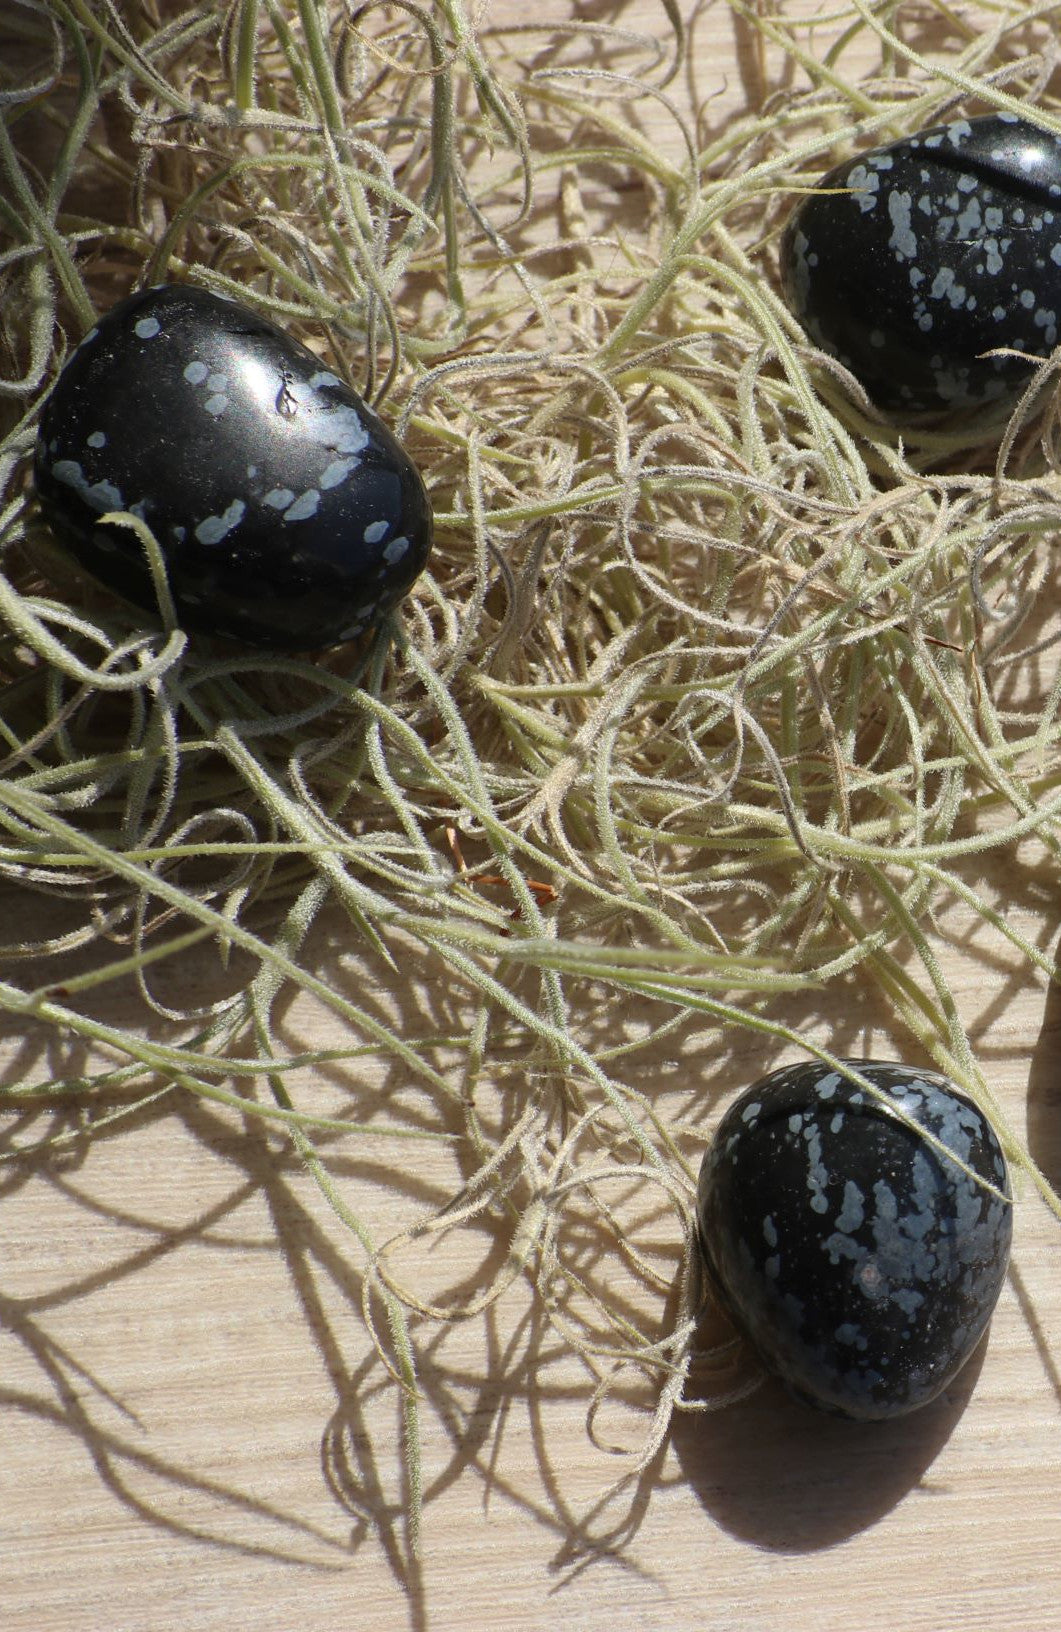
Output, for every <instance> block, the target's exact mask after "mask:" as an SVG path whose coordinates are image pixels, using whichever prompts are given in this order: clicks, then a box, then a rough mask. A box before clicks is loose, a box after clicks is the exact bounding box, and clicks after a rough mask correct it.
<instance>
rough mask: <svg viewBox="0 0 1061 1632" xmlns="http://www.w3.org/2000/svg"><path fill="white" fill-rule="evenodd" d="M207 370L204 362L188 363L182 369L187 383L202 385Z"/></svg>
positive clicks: (207, 372)
mask: <svg viewBox="0 0 1061 1632" xmlns="http://www.w3.org/2000/svg"><path fill="white" fill-rule="evenodd" d="M209 372H210V370H209V369H208V368H207V366H206V364H205V363H189V364H188V366H187V368H186V369H185V370H184V378H185V379H186V380H187V382H188V384H189V385H202V383H203V381H204V380H205V379H206V376H207V375H208V374H209Z"/></svg>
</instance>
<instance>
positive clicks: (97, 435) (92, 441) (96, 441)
mask: <svg viewBox="0 0 1061 1632" xmlns="http://www.w3.org/2000/svg"><path fill="white" fill-rule="evenodd" d="M85 442H86V444H87V445H88V446H89V447H90V448H105V447H106V446H107V438H106V435H105V433H104V432H103V431H93V432H92V435H91V436H86V438H85Z"/></svg>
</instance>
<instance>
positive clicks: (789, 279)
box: [781, 113, 1061, 413]
mask: <svg viewBox="0 0 1061 1632" xmlns="http://www.w3.org/2000/svg"><path fill="white" fill-rule="evenodd" d="M819 186H820V188H821V189H822V191H821V192H820V193H816V194H814V195H812V196H811V197H809V198H808V199H807V200H806V201H805V202H803V203H801V204H800V205H799V206H798V207H797V208H796V210H795V212H794V213H793V215H792V217H791V218H790V220H789V222H788V225H787V227H786V229H785V232H784V236H783V238H782V243H781V279H782V286H783V288H784V293H785V297H786V299H787V301H788V304H789V306H790V307H791V309H792V311H793V312H794V314H795V315H796V317H797V318H798V319H799V321H800V322H801V323H802V325H803V327H804V328H805V329H806V331H807V333H808V335H809V336H810V338H811V339H812V340H813V341H814V343H815V344H816V345H818V346H820V347H822V348H823V349H824V350H826V351H829V352H831V353H833V355H835V356H836V357H838V358H839V359H840V360H841V362H843V363H845V364H846V365H847V367H848V368H849V369H850V370H851V372H852V373H853V374H854V375H855V376H856V377H857V378H858V379H859V380H860V381H861V382H862V384H863V385H864V386H865V388H866V390H867V392H868V393H869V395H870V396H871V397H872V398H873V399H874V400H875V401H876V402H877V403H878V404H879V405H880V406H881V407H883V408H887V409H891V410H895V409H905V410H907V411H908V412H911V413H920V412H928V411H937V412H938V411H940V410H943V409H955V408H968V407H973V406H977V405H980V404H983V403H987V402H991V401H993V400H996V399H1006V398H1010V397H1012V396H1014V395H1015V394H1016V393H1017V392H1019V391H1020V390H1021V389H1022V388H1023V387H1024V386H1025V385H1026V384H1027V382H1028V380H1029V378H1030V377H1031V373H1032V368H1033V366H1034V364H1033V363H1025V362H1021V361H1020V360H1018V359H1002V358H987V357H984V356H983V353H984V352H987V351H989V350H991V349H992V348H993V347H997V346H1009V347H1013V348H1015V349H1017V350H1019V351H1023V352H1026V353H1029V354H1030V355H1031V356H1032V357H1033V358H1041V357H1045V356H1048V355H1049V353H1050V352H1051V351H1052V350H1053V348H1054V346H1055V345H1056V343H1057V339H1058V333H1059V330H1061V138H1058V137H1056V136H1053V135H1051V134H1050V133H1049V132H1047V131H1043V130H1040V129H1039V128H1038V126H1036V125H1032V124H1030V123H1029V122H1028V121H1027V120H1023V119H1018V118H1017V117H1016V116H1015V115H1013V114H1008V113H1000V114H988V115H985V116H984V117H982V118H976V119H954V120H951V122H950V123H949V124H944V125H935V126H932V127H931V128H929V129H927V130H923V131H920V132H919V133H918V134H917V135H914V136H910V137H908V138H906V139H905V140H903V141H899V142H894V143H892V144H891V145H890V146H888V147H880V148H876V149H874V150H873V151H872V152H870V153H862V154H860V155H859V156H858V157H857V158H855V159H852V160H850V161H849V162H848V163H846V164H842V165H840V166H839V167H838V168H837V169H835V170H832V171H830V172H829V174H828V175H826V176H824V177H823V178H822V180H821V182H820V183H819ZM826 189H840V191H826Z"/></svg>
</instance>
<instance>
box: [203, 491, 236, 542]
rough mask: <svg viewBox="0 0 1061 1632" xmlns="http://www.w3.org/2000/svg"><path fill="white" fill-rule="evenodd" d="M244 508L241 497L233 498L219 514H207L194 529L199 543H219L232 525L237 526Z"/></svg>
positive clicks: (230, 529) (226, 535)
mask: <svg viewBox="0 0 1061 1632" xmlns="http://www.w3.org/2000/svg"><path fill="white" fill-rule="evenodd" d="M246 508H247V506H246V505H245V504H244V502H243V500H242V499H233V500H232V503H231V504H230V505H229V506H228V508H227V509H226V510H223V511H222V512H221V514H220V515H219V516H207V518H206V520H205V521H201V522H200V523H199V525H198V527H197V528H196V529H195V536H196V538H197V539H198V540H199V542H200V544H220V542H221V540H222V539H223V538H227V537H228V534H229V533H230V532H231V531H232V529H233V527H238V526H239V524H240V522H241V521H242V520H243V513H244V511H245V510H246Z"/></svg>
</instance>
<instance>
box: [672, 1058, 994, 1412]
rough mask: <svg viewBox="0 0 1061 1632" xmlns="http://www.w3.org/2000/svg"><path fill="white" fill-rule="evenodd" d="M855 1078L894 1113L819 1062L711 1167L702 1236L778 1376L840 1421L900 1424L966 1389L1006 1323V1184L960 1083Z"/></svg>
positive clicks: (871, 1065) (747, 1112)
mask: <svg viewBox="0 0 1061 1632" xmlns="http://www.w3.org/2000/svg"><path fill="white" fill-rule="evenodd" d="M849 1063H850V1064H851V1065H852V1066H853V1067H855V1068H856V1069H857V1070H858V1071H859V1072H861V1074H862V1075H863V1076H864V1077H865V1078H866V1079H867V1081H869V1082H870V1083H872V1084H873V1085H874V1087H875V1088H876V1089H879V1090H880V1091H881V1094H882V1096H883V1098H878V1097H876V1095H871V1094H869V1093H867V1092H866V1090H865V1089H862V1088H858V1087H856V1086H854V1085H853V1084H852V1083H851V1082H850V1081H849V1080H848V1079H847V1078H846V1077H843V1076H841V1075H840V1073H839V1072H837V1071H829V1070H827V1069H826V1068H825V1067H823V1066H822V1065H820V1064H818V1063H816V1062H815V1063H810V1064H804V1065H796V1066H791V1067H788V1068H787V1069H785V1070H781V1071H775V1072H774V1073H773V1074H772V1075H771V1076H768V1077H765V1078H764V1079H763V1081H762V1082H760V1083H758V1084H757V1085H756V1086H755V1087H754V1088H751V1089H750V1090H749V1091H748V1092H747V1093H746V1094H744V1095H743V1096H742V1097H741V1098H740V1099H738V1100H737V1101H736V1103H735V1104H734V1105H733V1106H732V1107H731V1108H730V1109H729V1110H728V1111H727V1113H726V1115H725V1116H724V1117H723V1119H722V1122H721V1124H720V1126H719V1129H718V1133H717V1135H716V1137H715V1139H714V1141H713V1143H712V1145H711V1148H710V1149H709V1150H708V1152H707V1155H706V1156H705V1157H704V1161H703V1165H702V1167H701V1170H700V1183H699V1191H698V1198H697V1222H698V1226H699V1232H700V1243H701V1247H702V1249H703V1253H704V1257H705V1260H706V1263H707V1267H708V1271H709V1274H710V1277H711V1279H712V1281H713V1282H714V1284H715V1286H716V1288H717V1290H718V1292H719V1294H720V1296H721V1299H722V1302H723V1304H724V1305H725V1306H726V1308H727V1309H728V1311H729V1313H730V1314H731V1315H732V1317H733V1319H734V1321H735V1322H736V1324H737V1325H738V1327H740V1328H741V1329H742V1330H743V1332H744V1333H745V1335H746V1336H747V1337H748V1339H749V1341H750V1342H751V1344H752V1346H753V1347H754V1348H755V1349H756V1351H757V1352H758V1354H759V1356H760V1358H761V1359H762V1361H763V1363H764V1365H765V1366H766V1367H767V1369H768V1370H770V1371H773V1372H775V1373H777V1374H778V1375H779V1376H780V1377H781V1378H782V1379H783V1380H784V1381H785V1382H786V1383H787V1384H788V1385H789V1387H790V1388H791V1389H792V1390H793V1391H794V1392H795V1393H797V1394H799V1395H801V1396H802V1397H803V1398H805V1399H807V1400H809V1401H810V1402H811V1403H813V1404H815V1405H818V1406H822V1407H824V1408H826V1409H828V1410H831V1411H833V1412H835V1413H838V1414H840V1415H843V1416H849V1417H860V1418H874V1417H893V1416H900V1415H902V1414H904V1413H905V1412H908V1411H913V1410H915V1409H916V1408H917V1407H918V1406H922V1405H925V1404H927V1402H928V1401H929V1400H931V1399H933V1398H935V1396H936V1395H937V1394H939V1393H940V1391H941V1390H942V1389H944V1388H945V1387H946V1386H947V1384H948V1383H949V1382H951V1381H952V1379H953V1378H954V1377H955V1376H956V1375H957V1373H958V1372H959V1371H960V1370H961V1367H962V1366H963V1365H964V1364H965V1362H966V1360H967V1359H968V1358H969V1356H970V1355H971V1353H972V1351H973V1349H974V1348H975V1347H976V1345H977V1343H978V1342H979V1340H980V1337H981V1336H982V1334H983V1332H984V1330H985V1328H986V1326H987V1323H988V1321H989V1320H990V1318H991V1313H992V1310H993V1309H994V1307H995V1302H996V1300H997V1298H998V1294H999V1291H1000V1289H1001V1286H1002V1281H1003V1279H1004V1276H1005V1273H1006V1266H1007V1263H1008V1261H1009V1247H1010V1236H1011V1230H1012V1222H1011V1207H1010V1205H1009V1203H1008V1201H1004V1200H1002V1199H1001V1196H1000V1195H999V1194H997V1193H996V1192H1001V1195H1004V1196H1008V1194H1009V1187H1008V1177H1007V1173H1006V1163H1005V1158H1004V1157H1003V1154H1002V1151H1001V1148H1000V1146H999V1144H998V1140H997V1139H996V1137H995V1134H994V1132H993V1130H992V1129H991V1127H990V1125H989V1124H988V1122H987V1121H986V1119H985V1118H984V1116H983V1115H982V1113H981V1112H980V1111H979V1110H978V1109H977V1107H976V1106H975V1105H974V1104H973V1103H972V1101H971V1100H969V1099H967V1098H966V1097H965V1095H964V1094H962V1093H961V1092H960V1091H959V1090H958V1089H957V1088H956V1087H955V1086H954V1084H953V1083H951V1082H949V1081H948V1080H947V1078H946V1077H942V1076H939V1075H938V1074H937V1073H935V1072H933V1071H915V1070H912V1069H909V1068H908V1067H906V1066H902V1065H892V1064H885V1063H883V1062H873V1061H862V1060H856V1061H851V1062H849ZM904 1115H905V1117H907V1118H909V1119H910V1121H911V1122H912V1123H913V1124H915V1126H911V1125H910V1122H907V1121H904V1120H903V1116H904ZM918 1128H923V1129H925V1130H926V1131H927V1132H928V1133H929V1134H931V1135H932V1136H933V1137H934V1138H935V1139H937V1140H938V1141H939V1142H940V1144H941V1145H943V1146H945V1147H946V1149H947V1150H948V1151H953V1153H954V1155H955V1156H956V1157H957V1158H958V1160H959V1161H960V1162H961V1163H962V1164H963V1165H962V1166H959V1165H958V1162H956V1161H952V1160H951V1159H950V1157H949V1156H947V1155H945V1154H943V1153H942V1152H941V1151H940V1150H938V1149H937V1148H936V1147H934V1146H932V1145H930V1144H928V1143H926V1141H925V1140H924V1139H923V1138H922V1137H921V1135H920V1133H919V1132H918ZM966 1169H968V1170H969V1171H966ZM970 1174H976V1175H978V1176H979V1178H981V1179H984V1180H986V1181H987V1184H988V1185H990V1186H992V1187H993V1189H988V1188H986V1187H985V1186H984V1185H983V1184H980V1183H978V1182H977V1180H976V1179H975V1178H973V1177H971V1176H970Z"/></svg>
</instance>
